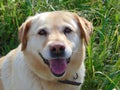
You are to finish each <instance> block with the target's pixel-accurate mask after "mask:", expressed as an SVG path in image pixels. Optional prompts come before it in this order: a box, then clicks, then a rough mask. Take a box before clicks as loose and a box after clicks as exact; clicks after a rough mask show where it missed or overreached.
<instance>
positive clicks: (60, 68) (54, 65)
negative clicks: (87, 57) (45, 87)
mask: <svg viewBox="0 0 120 90" xmlns="http://www.w3.org/2000/svg"><path fill="white" fill-rule="evenodd" d="M49 63H50V69H51V70H52V72H53V73H54V74H58V75H59V74H62V73H64V72H65V69H66V67H67V62H66V60H65V59H54V60H50V61H49Z"/></svg>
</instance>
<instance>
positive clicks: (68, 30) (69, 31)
mask: <svg viewBox="0 0 120 90" xmlns="http://www.w3.org/2000/svg"><path fill="white" fill-rule="evenodd" d="M71 32H72V30H71V29H70V28H69V27H65V28H64V34H69V33H71Z"/></svg>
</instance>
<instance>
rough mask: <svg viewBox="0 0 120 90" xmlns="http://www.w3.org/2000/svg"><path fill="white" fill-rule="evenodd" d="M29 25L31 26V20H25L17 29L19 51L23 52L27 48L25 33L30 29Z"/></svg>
mask: <svg viewBox="0 0 120 90" xmlns="http://www.w3.org/2000/svg"><path fill="white" fill-rule="evenodd" d="M30 25H31V19H28V20H26V21H25V22H24V23H23V24H22V25H21V26H20V28H19V32H18V35H19V39H20V41H21V44H22V46H21V50H22V51H23V50H25V48H26V46H27V33H28V31H29V29H30Z"/></svg>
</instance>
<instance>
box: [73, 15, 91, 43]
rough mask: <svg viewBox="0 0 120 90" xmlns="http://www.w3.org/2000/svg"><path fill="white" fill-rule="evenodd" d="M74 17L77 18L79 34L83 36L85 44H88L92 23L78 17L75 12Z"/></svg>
mask: <svg viewBox="0 0 120 90" xmlns="http://www.w3.org/2000/svg"><path fill="white" fill-rule="evenodd" d="M75 17H76V18H77V23H78V25H79V28H80V32H81V36H82V37H83V38H84V40H85V42H86V44H87V45H88V43H89V40H90V36H91V35H92V32H93V26H92V23H91V22H89V21H88V20H86V19H85V18H82V17H79V16H78V15H76V14H75Z"/></svg>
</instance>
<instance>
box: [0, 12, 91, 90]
mask: <svg viewBox="0 0 120 90" xmlns="http://www.w3.org/2000/svg"><path fill="white" fill-rule="evenodd" d="M92 29H93V26H92V23H91V22H89V21H88V20H86V19H85V18H83V17H80V16H78V15H77V14H75V13H72V12H68V11H53V12H43V13H41V14H36V15H34V16H30V17H28V18H27V20H26V21H25V22H24V23H23V24H22V25H21V26H20V28H19V32H18V36H19V39H20V44H19V46H18V47H17V48H16V49H14V50H12V51H10V52H9V53H8V54H7V55H6V56H3V57H2V58H0V90H80V88H81V86H82V84H83V82H84V77H85V65H84V59H85V47H86V45H88V43H89V40H90V36H91V34H92Z"/></svg>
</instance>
